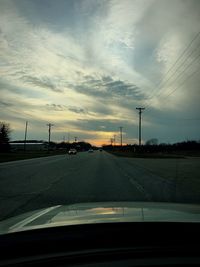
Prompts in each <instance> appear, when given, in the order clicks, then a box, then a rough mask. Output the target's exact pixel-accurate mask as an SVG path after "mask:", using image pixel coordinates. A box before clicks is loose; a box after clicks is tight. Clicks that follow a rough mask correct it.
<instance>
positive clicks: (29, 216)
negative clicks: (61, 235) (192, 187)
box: [0, 202, 200, 234]
mask: <svg viewBox="0 0 200 267" xmlns="http://www.w3.org/2000/svg"><path fill="white" fill-rule="evenodd" d="M109 222H200V205H195V204H192V205H190V204H175V203H157V202H155V203H154V202H96V203H79V204H73V205H57V206H53V207H48V208H45V209H40V210H36V211H31V212H28V213H24V214H22V215H19V216H16V217H12V218H9V219H7V220H4V221H1V222H0V234H5V233H10V232H18V231H26V230H32V229H39V228H45V227H56V226H63V225H80V224H94V223H109Z"/></svg>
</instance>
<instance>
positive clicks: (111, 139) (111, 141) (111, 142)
mask: <svg viewBox="0 0 200 267" xmlns="http://www.w3.org/2000/svg"><path fill="white" fill-rule="evenodd" d="M110 144H111V146H112V145H113V138H112V137H111V138H110Z"/></svg>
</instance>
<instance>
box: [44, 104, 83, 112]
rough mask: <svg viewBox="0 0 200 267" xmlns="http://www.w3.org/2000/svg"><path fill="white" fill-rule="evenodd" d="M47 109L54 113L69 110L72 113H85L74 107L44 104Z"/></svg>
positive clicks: (81, 109)
mask: <svg viewBox="0 0 200 267" xmlns="http://www.w3.org/2000/svg"><path fill="white" fill-rule="evenodd" d="M46 107H47V109H50V110H54V111H65V110H69V111H71V112H73V113H79V114H81V113H86V110H85V109H84V108H81V107H76V106H66V105H58V104H46Z"/></svg>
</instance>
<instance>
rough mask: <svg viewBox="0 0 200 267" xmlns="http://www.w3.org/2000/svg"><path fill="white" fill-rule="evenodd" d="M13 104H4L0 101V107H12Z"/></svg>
mask: <svg viewBox="0 0 200 267" xmlns="http://www.w3.org/2000/svg"><path fill="white" fill-rule="evenodd" d="M12 106H13V104H12V103H9V102H4V101H1V100H0V107H3V108H7V107H12Z"/></svg>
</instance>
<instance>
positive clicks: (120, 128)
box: [119, 126, 123, 146]
mask: <svg viewBox="0 0 200 267" xmlns="http://www.w3.org/2000/svg"><path fill="white" fill-rule="evenodd" d="M122 129H123V127H122V126H120V127H119V130H120V140H121V146H122Z"/></svg>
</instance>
